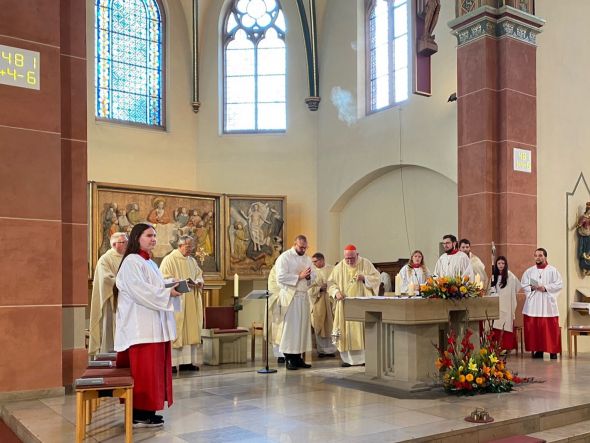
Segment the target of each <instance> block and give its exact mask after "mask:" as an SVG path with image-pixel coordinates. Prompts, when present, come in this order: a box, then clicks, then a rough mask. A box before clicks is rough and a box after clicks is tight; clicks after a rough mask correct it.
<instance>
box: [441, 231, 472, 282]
mask: <svg viewBox="0 0 590 443" xmlns="http://www.w3.org/2000/svg"><path fill="white" fill-rule="evenodd" d="M442 245H443V249H444V251H445V252H444V254H442V255H441V256H440V257H439V259H438V261H437V262H436V265H435V267H434V275H436V276H437V277H466V276H467V277H469V280H473V278H474V275H473V268H472V267H471V262H470V260H469V257H467V254H465V253H464V252H461V251H459V250H458V249H457V237H455V236H454V235H453V234H447V235H445V236H444V237H443V242H442Z"/></svg>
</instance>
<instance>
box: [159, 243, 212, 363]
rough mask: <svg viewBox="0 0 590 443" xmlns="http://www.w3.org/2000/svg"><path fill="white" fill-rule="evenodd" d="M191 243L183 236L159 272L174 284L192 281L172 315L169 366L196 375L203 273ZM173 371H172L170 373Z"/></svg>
mask: <svg viewBox="0 0 590 443" xmlns="http://www.w3.org/2000/svg"><path fill="white" fill-rule="evenodd" d="M194 244H195V243H194V239H193V238H192V237H190V236H188V235H183V236H181V237H180V238H179V239H178V249H175V250H174V251H172V252H171V253H170V254H168V255H167V256H166V257H164V259H163V260H162V263H161V264H160V271H161V272H162V275H163V276H164V278H172V279H174V280H187V279H191V283H190V284H189V286H190V289H191V290H190V291H189V292H187V293H184V294H182V295H181V296H180V311H179V312H175V313H174V317H175V320H176V340H174V341H173V342H172V366H173V367H174V368H175V369H176V368H179V369H180V370H187V371H198V370H199V366H198V362H199V350H200V348H201V328H202V327H203V301H202V298H201V289H202V287H203V271H201V268H199V265H198V264H197V260H196V259H195V258H194V257H193V256H192V255H191V254H192V252H193V250H194ZM173 370H174V369H173Z"/></svg>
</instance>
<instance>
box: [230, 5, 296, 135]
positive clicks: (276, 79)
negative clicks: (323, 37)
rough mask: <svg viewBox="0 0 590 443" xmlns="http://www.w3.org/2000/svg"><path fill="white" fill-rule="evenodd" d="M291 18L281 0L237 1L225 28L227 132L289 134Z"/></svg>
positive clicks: (231, 9) (232, 7)
mask: <svg viewBox="0 0 590 443" xmlns="http://www.w3.org/2000/svg"><path fill="white" fill-rule="evenodd" d="M285 32H286V26H285V17H284V15H283V12H282V10H281V5H280V4H279V2H278V0H234V1H233V2H232V4H231V6H230V8H229V9H228V13H227V16H226V17H225V21H224V28H223V68H224V69H223V80H224V82H223V86H224V88H223V90H224V94H223V95H224V103H223V108H224V119H223V130H224V132H226V133H230V132H283V131H285V130H286V128H287V118H286V98H285V95H286V81H285V74H286V53H285Z"/></svg>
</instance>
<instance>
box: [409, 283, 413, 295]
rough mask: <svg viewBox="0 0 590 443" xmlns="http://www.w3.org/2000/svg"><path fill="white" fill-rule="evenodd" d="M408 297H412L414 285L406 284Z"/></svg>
mask: <svg viewBox="0 0 590 443" xmlns="http://www.w3.org/2000/svg"><path fill="white" fill-rule="evenodd" d="M408 295H414V283H410V284H408Z"/></svg>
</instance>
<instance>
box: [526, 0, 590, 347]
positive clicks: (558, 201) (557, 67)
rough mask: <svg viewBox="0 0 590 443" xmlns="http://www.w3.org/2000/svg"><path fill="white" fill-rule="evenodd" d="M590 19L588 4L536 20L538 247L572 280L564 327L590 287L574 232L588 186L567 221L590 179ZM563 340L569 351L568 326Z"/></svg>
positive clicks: (583, 343) (579, 1)
mask: <svg viewBox="0 0 590 443" xmlns="http://www.w3.org/2000/svg"><path fill="white" fill-rule="evenodd" d="M589 14H590V2H588V1H586V0H569V1H568V2H555V1H551V0H537V2H536V15H538V16H539V17H541V18H543V19H545V20H546V21H547V23H546V25H545V26H544V27H543V28H542V30H543V32H542V33H541V34H540V35H539V36H538V38H537V42H538V46H539V47H538V50H537V114H538V122H537V123H538V124H537V135H538V147H537V149H538V174H537V184H538V190H537V192H538V199H537V216H538V243H539V245H540V246H543V247H545V248H546V249H547V250H548V252H549V263H551V264H553V265H554V266H556V267H557V268H558V270H559V271H560V272H561V274H562V276H563V280H564V285H565V283H566V281H567V279H568V277H569V280H570V287H569V293H568V292H567V291H566V287H565V286H564V290H563V291H562V294H561V297H560V300H559V310H560V324H561V325H562V326H565V324H566V316H567V315H568V310H569V303H568V298H569V300H570V301H572V300H574V297H575V288H576V287H580V286H586V287H590V277H582V276H581V275H580V274H579V272H578V270H577V264H576V260H575V246H576V242H575V240H576V239H575V236H574V233H573V231H568V228H571V227H572V226H573V224H574V223H575V220H576V210H577V208H578V207H580V206H584V203H585V202H586V201H590V195H589V194H588V191H587V190H586V188H585V187H584V185H583V184H582V185H581V188H579V189H578V192H576V194H575V195H574V196H573V197H571V198H570V211H569V214H567V217H566V193H567V192H571V191H573V188H574V186H575V184H576V181H577V179H578V176H579V175H580V173H583V174H584V175H585V177H586V179H587V180H589V179H590V149H589V148H590V125H588V115H587V112H588V103H587V96H588V94H587V93H586V91H587V90H588V72H589V71H590V52H589V51H588V50H586V48H588V47H589V45H590V35H588V33H587V32H586V30H585V28H586V27H585V20H584V19H585V17H588V15H589ZM566 239H567V240H566ZM568 243H569V254H568V253H567V249H568V248H566V245H567V244H568ZM531 255H532V252H531ZM531 264H532V260H531ZM569 315H570V316H571V323H572V324H590V319H589V317H588V316H585V317H582V316H579V315H577V314H573V313H572V312H569ZM563 338H564V339H563V346H564V347H565V346H566V343H567V342H566V332H565V327H564V328H563ZM578 346H579V347H580V349H582V350H584V351H590V342H588V341H587V340H584V339H582V340H579V344H578Z"/></svg>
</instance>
